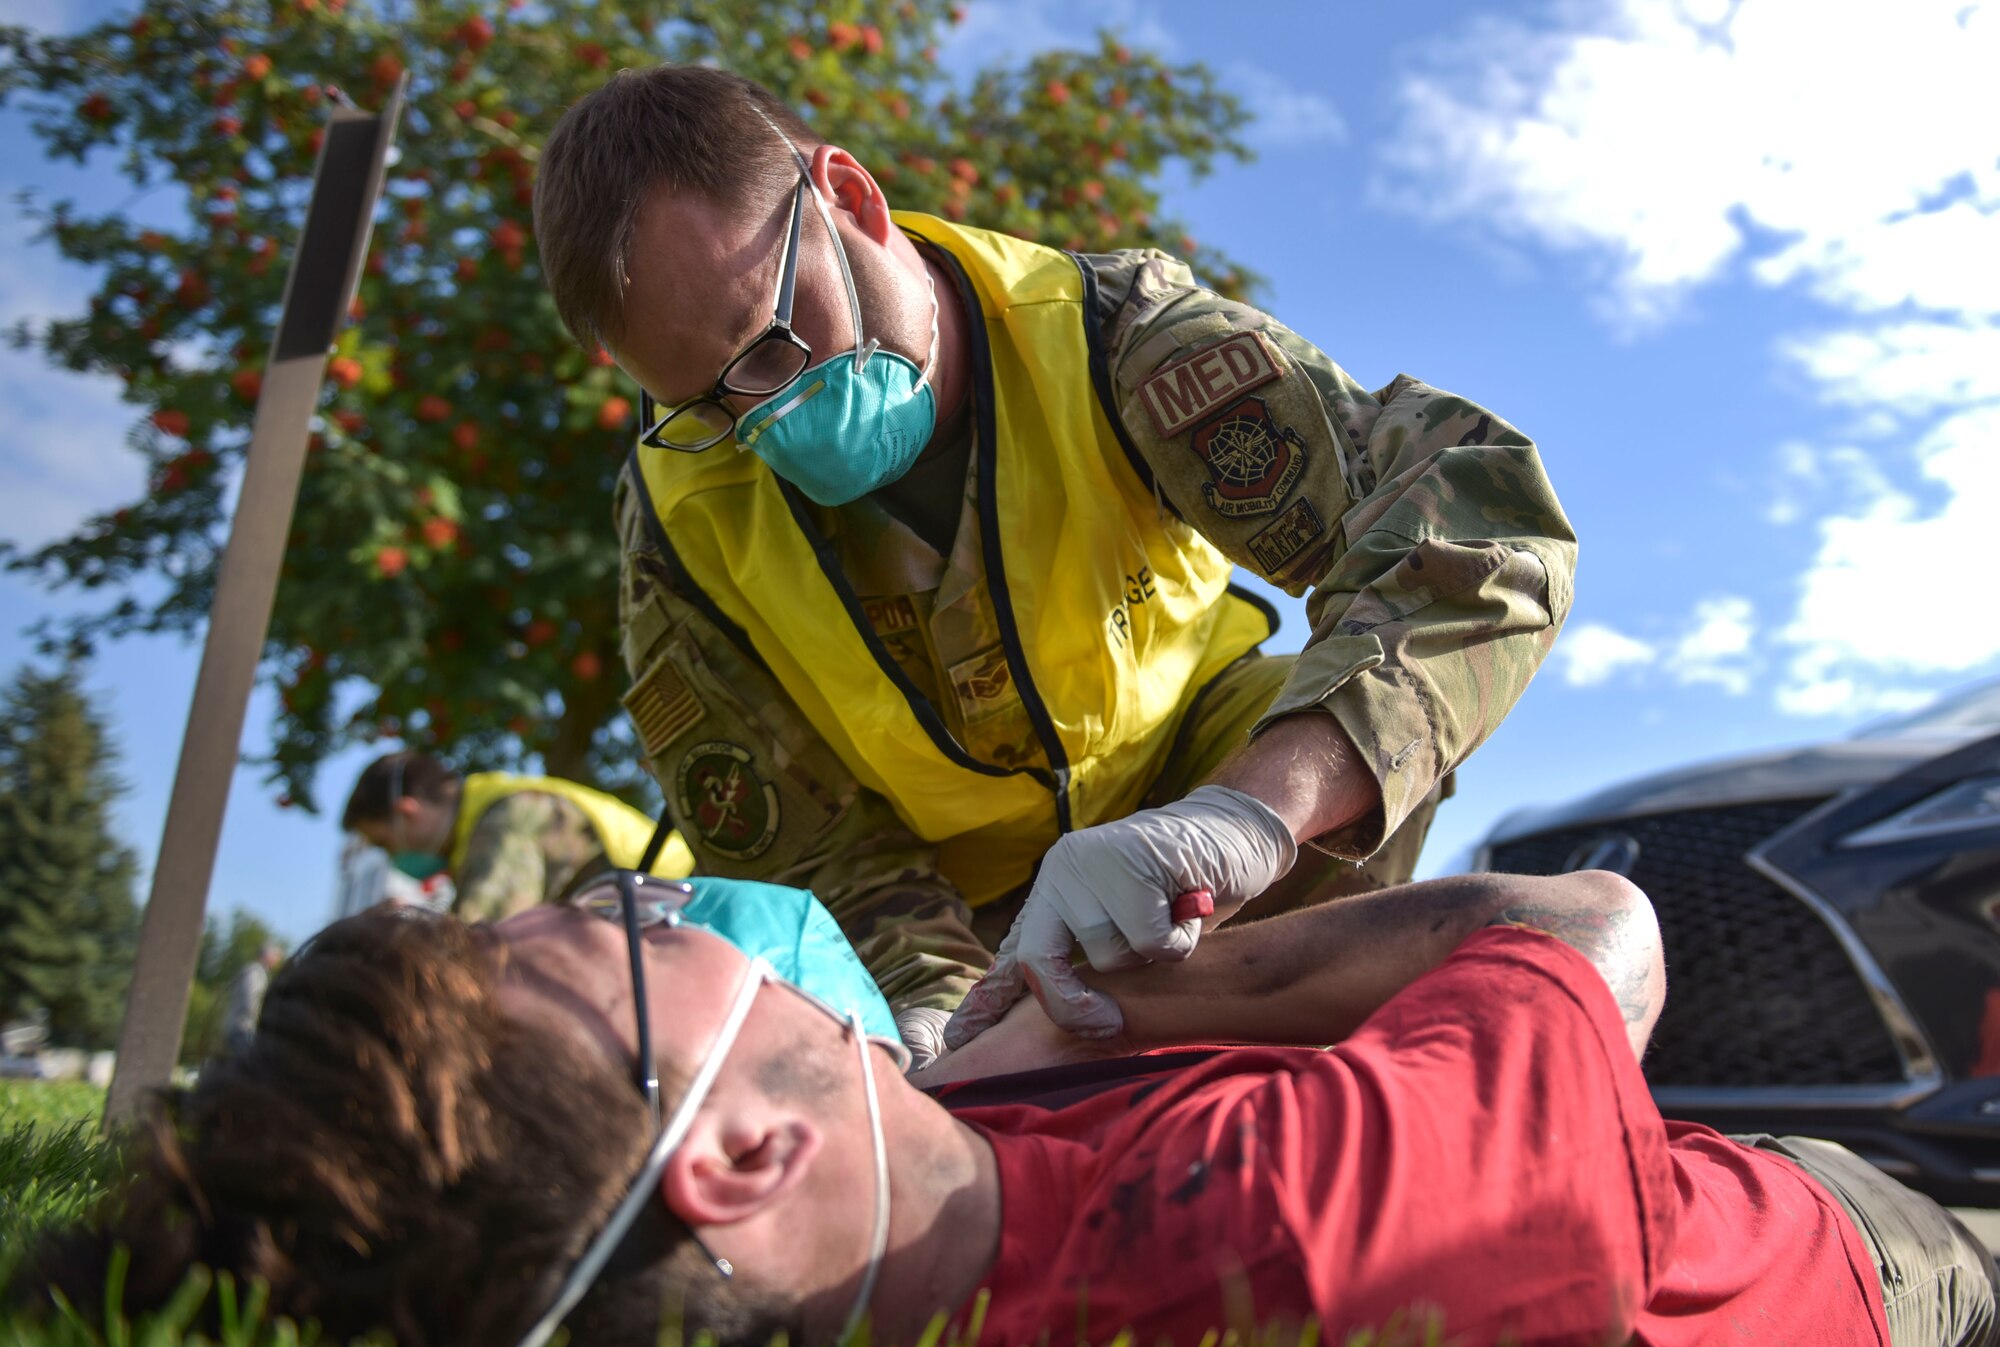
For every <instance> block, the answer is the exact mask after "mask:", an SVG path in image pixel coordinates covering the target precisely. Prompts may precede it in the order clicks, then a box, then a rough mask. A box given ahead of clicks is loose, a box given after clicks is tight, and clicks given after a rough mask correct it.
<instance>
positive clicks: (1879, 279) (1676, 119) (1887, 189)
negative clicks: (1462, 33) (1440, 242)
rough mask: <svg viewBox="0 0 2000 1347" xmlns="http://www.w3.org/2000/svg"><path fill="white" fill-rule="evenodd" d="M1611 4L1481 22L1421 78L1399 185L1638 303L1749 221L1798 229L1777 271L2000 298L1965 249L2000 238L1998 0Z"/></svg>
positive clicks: (1706, 273)
mask: <svg viewBox="0 0 2000 1347" xmlns="http://www.w3.org/2000/svg"><path fill="white" fill-rule="evenodd" d="M1593 8H1594V12H1593V13H1592V14H1591V16H1590V17H1589V18H1588V19H1585V20H1583V21H1581V22H1580V23H1579V24H1578V26H1576V27H1572V28H1568V29H1558V30H1556V31H1548V30H1543V29H1538V28H1535V27H1532V26H1529V25H1526V24H1522V23H1516V22H1489V23H1486V24H1482V25H1478V26H1477V27H1476V28H1475V29H1474V31H1473V32H1472V33H1471V34H1470V35H1469V36H1468V38H1467V39H1466V40H1465V41H1464V42H1463V43H1461V44H1459V46H1458V47H1457V49H1455V50H1454V49H1451V48H1449V47H1446V48H1442V49H1441V50H1442V52H1443V54H1442V55H1441V56H1440V57H1439V58H1437V59H1436V60H1434V61H1433V62H1432V64H1431V65H1430V67H1429V68H1427V69H1423V70H1419V71H1418V72H1416V73H1414V74H1412V75H1411V76H1409V77H1408V78H1407V79H1406V80H1405V82H1404V84H1403V87H1402V90H1401V99H1402V102H1403V105H1404V109H1405V113H1406V117H1405V127H1404V134H1403V135H1402V136H1401V138H1400V139H1399V141H1398V142H1397V145H1396V148H1395V150H1394V152H1393V154H1392V169H1393V172H1392V176H1391V177H1390V179H1389V181H1388V183H1387V184H1386V186H1387V187H1388V189H1389V191H1390V193H1391V195H1392V197H1393V198H1394V199H1397V200H1399V201H1401V202H1403V203H1404V204H1406V205H1408V206H1410V207H1411V208H1413V209H1417V210H1420V211H1422V212H1424V213H1426V214H1429V215H1432V216H1434V217H1438V218H1445V219H1453V220H1474V221H1477V222H1479V223H1480V224H1482V225H1483V226H1484V227H1486V228H1490V229H1492V230H1495V231H1497V232H1500V233H1503V234H1512V235H1518V236H1526V237H1528V238H1532V239H1536V240H1538V241H1541V242H1543V243H1547V244H1552V245H1554V246H1556V247H1559V248H1562V249H1565V250H1574V251H1582V252H1586V253H1590V254H1594V255H1595V256H1597V257H1598V258H1599V260H1600V261H1601V262H1602V263H1603V264H1604V266H1605V267H1606V270H1607V272H1608V275H1609V278H1610V280H1611V282H1612V285H1613V287H1614V292H1615V294H1616V296H1617V299H1618V301H1619V302H1620V304H1621V305H1622V307H1623V308H1624V309H1625V311H1626V312H1627V313H1628V314H1630V315H1632V316H1637V317H1641V318H1645V317H1656V316H1658V315H1659V314H1661V313H1663V312H1666V311H1669V310H1670V309H1671V307H1672V305H1673V303H1674V301H1675V300H1676V298H1677V297H1678V295H1679V293H1680V292H1681V291H1683V290H1684V289H1686V288H1687V287H1689V286H1691V285H1695V284H1698V283H1700V282H1703V281H1707V280H1711V279H1713V278H1715V277H1716V276H1718V275H1719V274H1721V272H1722V271H1723V270H1724V268H1725V267H1726V265H1727V264H1728V263H1729V262H1730V261H1731V260H1732V259H1733V258H1735V257H1736V256H1737V255H1738V254H1739V253H1740V252H1742V251H1743V250H1744V248H1745V247H1746V245H1747V243H1748V236H1747V234H1746V226H1747V225H1754V226H1756V227H1757V228H1759V229H1762V230H1765V231H1769V232H1772V233H1775V234H1777V235H1780V236H1783V237H1785V239H1786V244H1785V246H1784V248H1783V249H1782V250H1781V251H1779V252H1778V253H1777V254H1776V255H1775V256H1774V257H1772V258H1770V259H1768V260H1767V261H1766V262H1765V263H1764V264H1763V265H1762V266H1761V267H1760V268H1759V277H1760V279H1763V280H1765V281H1766V282H1767V283H1776V282H1779V281H1783V280H1789V279H1794V278H1798V279H1802V280H1804V281H1806V282H1807V283H1808V284H1811V285H1812V286H1813V288H1814V289H1815V290H1817V291H1818V292H1820V293H1821V294H1822V295H1823V296H1824V297H1826V298H1828V299H1829V300H1832V301H1833V302H1836V303H1841V304H1846V305H1851V306H1853V307H1857V308H1869V309H1881V308H1885V307H1889V306H1891V305H1894V304H1898V303H1901V302H1903V301H1905V300H1913V301H1915V302H1918V303H1931V304H1936V305H1938V306H1939V307H1942V308H1948V309H1954V310H1961V311H1963V310H1967V309H1975V310H1981V311H1984V310H1985V309H1986V308H1989V307H1991V306H1992V305H1995V304H2000V275H1995V274H1994V269H1993V268H1990V267H1988V268H1984V269H1982V277H1983V278H1974V277H1971V276H1970V275H1968V273H1966V272H1965V271H1962V270H1958V269H1956V268H1955V267H1954V265H1953V259H1955V258H1964V257H1967V256H1969V255H1973V254H1970V253H1968V251H1967V250H1968V249H1979V250H1982V252H1983V255H1985V256H1991V255H1992V253H1993V250H1994V247H1995V244H1996V243H2000V221H1996V219H1995V217H1994V216H1993V215H1992V214H1990V213H1989V212H1990V211H1991V210H1992V208H1993V205H1994V203H1995V202H1996V201H2000V166H1996V164H1995V156H1994V136H1995V129H1994V128H1995V126H1996V125H2000V83H1996V82H1995V81H1994V80H1993V79H1992V78H1991V74H1990V72H1991V70H1992V69H1993V68H1994V67H1995V65H1996V64H2000V15H1996V14H1995V13H1994V12H1993V9H1992V8H1991V7H1990V6H1981V5H1978V4H1967V3H1966V2H1965V0H1902V3H1900V4H1898V5H1897V6H1895V18H1894V21H1893V22H1888V21H1885V16H1884V10H1883V7H1882V5H1881V4H1880V0H1739V3H1736V4H1734V5H1730V6H1726V7H1724V6H1716V5H1708V6H1704V7H1701V8H1700V9H1697V8H1696V7H1694V6H1690V5H1686V4H1677V3H1674V0H1609V2H1608V3H1605V4H1601V5H1598V6H1595V7H1593ZM1568 12H1569V13H1570V14H1572V15H1574V14H1577V13H1578V12H1579V11H1578V8H1577V7H1576V6H1571V7H1570V10H1569V11H1568ZM1954 193H1956V199H1953V194H1954ZM1981 206H1983V207H1984V209H1983V210H1982V209H1980V207H1981Z"/></svg>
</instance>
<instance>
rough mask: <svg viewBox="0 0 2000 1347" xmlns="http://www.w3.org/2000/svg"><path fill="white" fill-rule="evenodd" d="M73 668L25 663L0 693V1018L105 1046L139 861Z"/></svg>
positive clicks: (127, 958) (134, 928)
mask: <svg viewBox="0 0 2000 1347" xmlns="http://www.w3.org/2000/svg"><path fill="white" fill-rule="evenodd" d="M113 761H114V753H113V749H112V746H111V744H110V742H109V741H108V740H107V739H106V737H105V733H104V727H103V724H102V723H101V722H100V721H99V719H98V717H97V715H96V713H95V712H94V711H93V710H92V709H91V707H90V704H89V702H88V701H87V700H86V699H85V697H84V693H83V690H82V688H81V686H80V683H79V679H78V675H77V672H76V670H75V669H74V668H69V669H63V670H59V671H58V672H56V673H52V674H43V673H39V672H37V671H36V670H34V669H24V670H22V671H21V673H20V674H18V675H17V676H16V677H15V679H14V683H13V685H12V686H11V687H10V688H8V689H7V692H6V694H5V697H4V699H0V1019H13V1018H14V1017H16V1016H20V1015H26V1014H29V1013H32V1012H34V1011H36V1010H46V1011H48V1014H49V1036H50V1040H51V1041H52V1042H54V1043H57V1044H61V1045H64V1046H69V1047H83V1048H107V1047H110V1046H111V1045H112V1040H113V1039H114V1038H116V1036H117V1033H118V1023H119V1017H120V1015H121V1014H122V1012H123V1009H124V995H125V983H126V980H127V978H128V977H129V976H130V972H131V959H132V949H133V942H134V940H135V938H136V936H137V932H138V916H137V910H136V908H135V907H134V904H133V898H132V884H133V878H134V876H135V875H136V873H137V870H138V866H137V863H136V861H135V860H134V858H133V855H132V852H131V851H130V850H129V849H128V848H126V847H124V846H121V845H120V844H119V843H118V841H117V839H116V838H115V837H114V836H113V835H112V832H111V803H112V801H113V800H114V799H116V798H117V796H118V794H119V793H120V791H121V789H122V787H121V786H120V785H119V783H118V780H117V778H116V777H115V776H114V775H113V770H112V769H113Z"/></svg>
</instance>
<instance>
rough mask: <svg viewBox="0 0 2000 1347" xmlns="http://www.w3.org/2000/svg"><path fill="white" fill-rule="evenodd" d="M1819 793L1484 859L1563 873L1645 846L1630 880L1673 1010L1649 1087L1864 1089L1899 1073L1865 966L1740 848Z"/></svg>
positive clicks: (1516, 869) (1502, 866)
mask: <svg viewBox="0 0 2000 1347" xmlns="http://www.w3.org/2000/svg"><path fill="white" fill-rule="evenodd" d="M1819 803H1820V801H1818V800H1786V801H1779V802H1776V803H1768V804H1752V805H1736V806H1731V807H1728V808H1721V809H1688V810H1683V811H1681V812H1679V813H1673V814H1654V815H1650V816H1647V817H1641V818H1628V819H1617V820H1613V821H1612V822H1609V823H1600V824H1593V825H1591V826H1589V827H1584V828H1564V829H1561V830H1559V831H1556V832H1547V833H1538V834H1536V835H1534V836H1530V837H1523V838H1519V839H1516V840H1514V841H1510V842H1506V843H1503V844H1501V845H1499V846H1496V847H1494V848H1493V852H1492V857H1491V860H1490V862H1489V868H1490V869H1493V870H1495V871H1499V872H1502V873H1506V874H1523V875H1553V874H1560V873H1561V872H1562V871H1563V869H1564V868H1565V867H1566V865H1567V864H1568V863H1569V861H1570V858H1571V857H1572V856H1573V855H1575V854H1576V852H1577V851H1578V849H1579V848H1580V847H1585V846H1589V845H1594V844H1596V843H1598V842H1601V841H1603V840H1605V839H1607V838H1611V837H1616V836H1618V835H1620V834H1622V835H1624V836H1626V837H1629V838H1631V839H1632V840H1634V841H1636V842H1637V843H1638V844H1639V856H1638V861H1637V863H1636V864H1635V865H1634V866H1633V868H1632V874H1631V878H1632V882H1633V883H1635V884H1637V885H1638V886H1639V887H1640V888H1642V889H1644V890H1645V891H1646V894H1647V896H1648V897H1650V898H1651V899H1652V900H1653V906H1654V909H1655V910H1656V911H1657V912H1658V913H1659V915H1660V934H1661V937H1662V940H1663V941H1664V943H1665V945H1666V953H1667V1006H1666V1010H1665V1011H1664V1012H1663V1013H1662V1014H1661V1016H1660V1023H1659V1027H1658V1029H1657V1030H1655V1032H1654V1035H1653V1046H1652V1049H1651V1051H1650V1052H1648V1053H1647V1056H1646V1077H1647V1079H1648V1080H1649V1081H1651V1082H1652V1084H1654V1085H1655V1086H1668V1085H1681V1086H1687V1085H1710V1086H1739V1087H1741V1086H1753V1087H1754V1086H1771V1085H1860V1084H1885V1083H1895V1082H1898V1081H1901V1080H1902V1079H1903V1078H1904V1073H1903V1065H1902V1059H1901V1058H1900V1057H1899V1056H1898V1055H1897V1053H1896V1045H1895V1042H1894V1040H1893V1039H1891V1038H1890V1036H1889V1031H1888V1029H1887V1027H1886V1026H1885V1025H1884V1024H1883V1023H1882V1017H1881V1016H1880V1015H1879V1014H1877V1013H1876V1010H1875V1005H1874V1002H1872V1001H1871V1000H1870V999H1869V997H1868V991H1867V988H1866V987H1865V986H1864V985H1863V984H1862V981H1861V976H1860V974H1859V973H1857V972H1856V971H1855V968H1854V965H1853V964H1852V963H1851V962H1849V960H1848V958H1847V954H1846V952H1845V951H1844V950H1842V949H1841V947H1840V943H1839V941H1838V940H1836V939H1835V938H1834V935H1833V932H1832V931H1830V930H1828V929H1827V926H1826V923H1825V922H1823V921H1821V920H1820V919H1819V917H1818V915H1817V914H1815V913H1814V912H1813V911H1812V910H1811V909H1810V908H1808V907H1807V906H1806V905H1805V904H1804V903H1802V902H1800V901H1799V900H1798V899H1797V898H1795V897H1793V896H1792V895H1791V894H1789V893H1787V892H1785V890H1783V889H1781V888H1779V887H1778V886H1777V885H1776V884H1774V883H1772V882H1771V881H1770V880H1768V879H1766V878H1765V877H1764V876H1763V875H1761V874H1759V873H1757V871H1755V870H1752V869H1751V868H1750V867H1749V866H1748V865H1746V864H1745V863H1744V860H1743V857H1744V855H1745V853H1747V852H1749V851H1750V850H1752V849H1753V848H1755V847H1756V846H1757V845H1758V844H1759V843H1761V842H1763V841H1764V840H1765V839H1766V838H1768V837H1770V836H1771V835H1772V834H1773V833H1775V832H1777V831H1778V830H1779V829H1781V828H1784V827H1785V826H1787V825H1788V824H1790V823H1792V822H1793V821H1794V820H1796V819H1798V818H1799V816H1800V815H1802V814H1804V813H1805V812H1806V811H1807V810H1809V809H1811V808H1813V807H1814V806H1815V805H1817V804H1819Z"/></svg>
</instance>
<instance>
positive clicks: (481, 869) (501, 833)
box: [451, 791, 556, 921]
mask: <svg viewBox="0 0 2000 1347" xmlns="http://www.w3.org/2000/svg"><path fill="white" fill-rule="evenodd" d="M553 806H554V801H553V800H552V798H551V797H550V796H547V795H544V794H542V793H541V792H539V791H523V792H522V793H520V794H519V795H509V796H506V797H504V798H502V799H500V800H496V801H495V802H494V803H493V805H492V807H491V808H489V809H488V810H487V811H486V812H485V813H484V814H481V815H480V816H479V819H478V821H477V822H475V823H474V824H473V825H472V836H471V837H469V838H467V839H466V842H465V859H464V860H463V861H461V862H459V866H458V870H457V871H456V872H455V873H454V874H453V875H452V877H451V882H452V887H453V888H454V889H455V890H456V891H457V897H455V898H454V899H452V904H451V910H452V912H453V914H454V915H456V916H457V917H459V918H460V919H461V920H463V921H499V920H501V919H502V918H505V917H511V916H513V915H514V914H515V913H516V912H525V911H527V910H528V909H529V908H531V907H534V906H535V905H537V904H538V903H540V902H541V901H542V899H543V897H544V895H545V894H546V892H547V887H548V876H547V873H546V868H547V867H546V864H545V862H544V860H543V856H542V834H543V833H545V832H547V831H548V829H549V826H550V825H551V824H552V823H553V822H555V821H556V817H555V809H554V807H553Z"/></svg>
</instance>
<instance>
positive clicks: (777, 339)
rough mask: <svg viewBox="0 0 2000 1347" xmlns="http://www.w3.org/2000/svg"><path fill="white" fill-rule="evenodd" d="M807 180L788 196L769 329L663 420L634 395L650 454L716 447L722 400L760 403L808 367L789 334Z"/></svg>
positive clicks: (801, 345)
mask: <svg viewBox="0 0 2000 1347" xmlns="http://www.w3.org/2000/svg"><path fill="white" fill-rule="evenodd" d="M811 190H812V180H811V179H810V178H808V177H807V176H806V175H805V174H804V173H801V174H800V175H799V187H798V190H797V191H796V192H794V193H792V218H791V222H790V223H789V224H788V225H787V226H786V230H785V255H784V258H783V260H782V262H781V263H780V265H779V268H778V293H777V295H776V296H775V298H774V299H773V300H772V308H773V310H774V312H773V314H772V318H771V324H770V326H769V327H767V328H765V329H764V331H763V332H762V333H761V334H759V335H758V337H757V338H756V339H755V340H754V341H752V342H751V343H750V344H749V345H748V346H745V347H744V348H743V349H742V350H741V351H739V352H737V353H736V358H735V359H733V360H731V361H730V362H729V363H728V364H727V365H724V366H723V367H722V377H721V378H720V379H717V380H716V381H715V387H714V388H713V389H711V390H710V391H709V392H708V394H707V395H706V396H703V397H698V398H695V399H694V400H693V401H691V402H683V403H682V404H681V405H680V406H678V407H675V408H674V409H673V410H672V411H669V412H668V413H667V414H666V415H665V416H657V417H656V415H655V414H656V413H657V412H658V411H659V407H658V405H657V404H656V403H654V401H653V396H652V394H650V393H646V392H643V391H642V392H641V393H640V394H639V423H640V425H642V426H644V427H645V429H644V430H643V431H641V432H640V435H639V443H641V444H643V445H647V446H649V447H651V448H654V449H677V450H679V451H680V452H681V453H684V454H698V453H700V452H701V451H702V450H704V449H710V448H713V447H714V446H716V445H718V444H721V443H722V442H723V441H724V440H726V439H728V438H730V437H731V436H732V435H734V434H735V433H736V412H735V411H734V410H733V409H732V408H731V407H730V405H729V403H728V402H727V401H725V400H724V399H725V397H726V396H727V395H730V394H734V395H735V396H737V397H745V398H765V397H769V396H770V395H771V394H773V393H775V392H777V391H778V390H779V389H781V388H783V387H784V386H785V385H786V384H788V383H790V382H791V381H792V380H794V379H796V378H798V377H799V373H800V371H802V370H804V369H805V367H806V366H807V365H809V364H811V363H812V347H811V345H809V344H808V343H807V342H806V340H805V338H803V337H801V336H799V335H798V333H796V332H794V331H792V297H793V295H794V293H796V291H797V288H798V279H799V231H800V229H801V228H803V226H804V224H805V215H806V193H807V192H810V191H811Z"/></svg>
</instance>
